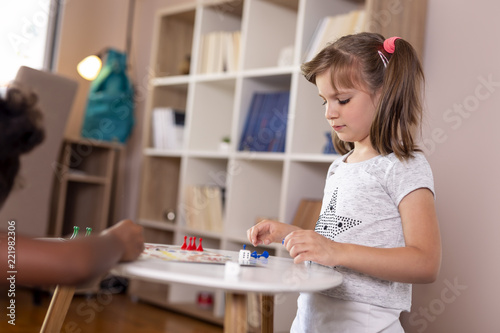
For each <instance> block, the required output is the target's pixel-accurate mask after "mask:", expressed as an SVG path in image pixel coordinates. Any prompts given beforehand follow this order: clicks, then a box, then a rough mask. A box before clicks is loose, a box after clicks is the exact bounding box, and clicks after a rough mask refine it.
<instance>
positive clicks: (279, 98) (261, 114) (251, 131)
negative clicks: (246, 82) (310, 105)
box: [238, 91, 290, 152]
mask: <svg viewBox="0 0 500 333" xmlns="http://www.w3.org/2000/svg"><path fill="white" fill-rule="evenodd" d="M289 100H290V92H289V91H281V92H266V93H261V92H255V93H254V94H253V96H252V100H251V103H250V107H249V109H248V111H247V116H246V120H245V123H244V126H243V130H242V134H241V138H240V144H239V148H238V149H239V150H240V151H258V152H284V151H285V142H286V130H287V123H288V105H289Z"/></svg>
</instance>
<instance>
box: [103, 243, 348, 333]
mask: <svg viewBox="0 0 500 333" xmlns="http://www.w3.org/2000/svg"><path fill="white" fill-rule="evenodd" d="M207 251H210V252H216V253H220V254H223V255H227V256H230V257H231V260H230V262H229V263H226V264H207V263H191V262H175V261H166V260H162V259H158V258H146V259H145V258H140V259H138V260H136V261H134V262H130V263H122V264H119V265H117V266H116V267H114V268H113V269H112V273H113V274H116V275H120V276H124V277H129V278H136V279H140V280H144V281H151V282H158V283H171V282H177V283H183V284H189V285H196V286H203V287H211V288H216V289H221V290H224V291H226V303H225V308H226V311H225V318H224V331H225V332H231V333H238V332H245V331H246V310H247V309H246V293H248V292H255V293H259V294H261V295H262V297H263V298H262V301H261V303H262V304H261V306H262V305H264V303H265V311H263V312H262V332H272V331H273V316H274V315H273V303H272V302H273V295H274V294H278V293H286V292H315V291H320V290H325V289H329V288H333V287H336V286H338V285H340V284H341V283H342V275H341V274H340V273H338V272H336V271H334V270H333V269H332V268H330V267H325V266H321V265H318V264H314V263H310V262H308V263H302V264H294V263H293V260H292V259H290V258H280V257H273V256H270V257H269V258H267V259H263V258H259V259H258V260H257V263H258V266H245V265H239V264H238V255H239V251H225V250H214V249H208V250H207Z"/></svg>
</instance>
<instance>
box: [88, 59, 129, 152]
mask: <svg viewBox="0 0 500 333" xmlns="http://www.w3.org/2000/svg"><path fill="white" fill-rule="evenodd" d="M126 69H127V56H126V55H125V54H124V53H121V52H118V51H116V50H113V49H110V50H108V54H107V58H106V63H105V65H104V66H103V67H102V69H101V71H100V72H99V74H98V75H97V78H96V79H95V80H94V81H92V83H91V85H90V92H89V96H88V101H87V108H86V110H85V116H84V121H83V126H82V137H84V138H89V139H95V140H102V141H118V142H122V143H123V142H125V141H126V140H127V138H128V137H129V136H130V133H131V131H132V127H133V125H134V94H133V89H132V85H131V83H130V80H129V78H128V77H127V72H126Z"/></svg>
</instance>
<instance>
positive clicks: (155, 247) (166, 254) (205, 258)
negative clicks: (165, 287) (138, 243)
mask: <svg viewBox="0 0 500 333" xmlns="http://www.w3.org/2000/svg"><path fill="white" fill-rule="evenodd" d="M141 257H142V258H158V259H162V260H167V261H179V262H195V263H208V264H225V263H226V262H227V261H230V260H231V256H227V255H223V254H220V253H215V252H211V251H206V250H204V251H188V250H181V247H180V246H172V245H162V244H150V243H146V244H145V245H144V251H143V252H142V255H141Z"/></svg>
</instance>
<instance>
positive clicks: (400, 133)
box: [370, 37, 424, 159]
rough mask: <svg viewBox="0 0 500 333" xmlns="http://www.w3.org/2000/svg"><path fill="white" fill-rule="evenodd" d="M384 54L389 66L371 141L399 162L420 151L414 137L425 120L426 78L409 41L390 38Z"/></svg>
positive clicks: (376, 148) (372, 127)
mask: <svg viewBox="0 0 500 333" xmlns="http://www.w3.org/2000/svg"><path fill="white" fill-rule="evenodd" d="M391 40H392V41H391ZM387 42H389V43H387ZM388 51H393V53H389V52H388ZM380 52H381V53H382V54H383V55H384V56H385V57H386V58H387V59H388V63H387V68H386V70H385V74H384V78H383V83H382V87H381V89H380V100H379V104H378V106H377V112H376V115H375V118H374V120H373V123H372V126H371V130H370V140H371V144H372V146H373V148H374V149H375V150H376V151H377V152H378V153H380V154H382V155H386V154H390V153H392V152H393V153H394V154H395V155H396V156H397V157H398V158H399V159H406V158H409V157H412V156H413V152H415V151H419V149H418V148H417V146H416V143H415V140H414V135H415V130H416V129H418V128H419V127H420V124H421V120H422V103H421V100H422V86H423V82H424V75H423V71H422V67H421V65H420V61H419V60H418V57H417V54H416V52H415V50H414V49H413V47H412V46H411V45H410V44H409V43H408V42H406V41H405V40H403V39H401V38H394V37H393V38H391V39H387V40H386V42H385V43H384V47H383V49H382V50H380Z"/></svg>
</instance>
